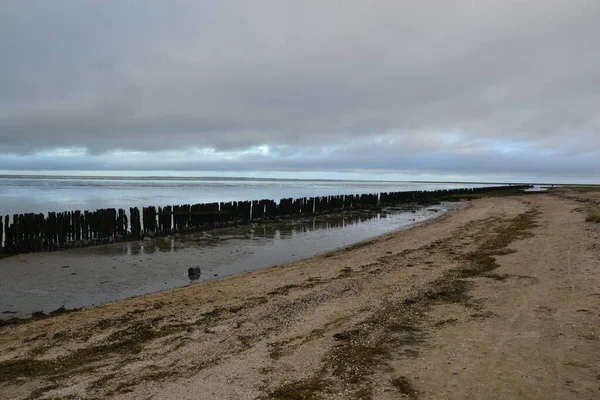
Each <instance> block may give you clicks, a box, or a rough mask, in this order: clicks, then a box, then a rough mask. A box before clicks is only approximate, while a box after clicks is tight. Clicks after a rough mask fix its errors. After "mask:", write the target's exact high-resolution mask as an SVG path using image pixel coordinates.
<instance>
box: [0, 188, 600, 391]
mask: <svg viewBox="0 0 600 400" xmlns="http://www.w3.org/2000/svg"><path fill="white" fill-rule="evenodd" d="M590 201H595V202H598V201H600V193H591V194H575V195H571V194H570V195H569V196H562V195H560V194H556V195H554V194H552V195H549V194H535V195H528V196H519V197H501V198H483V199H479V200H475V201H472V202H470V203H469V205H468V207H466V208H464V209H461V210H458V211H454V212H450V213H447V214H445V215H443V216H440V217H439V218H436V219H435V220H434V221H428V222H426V223H424V224H420V225H419V226H416V227H412V228H410V229H408V230H402V231H395V232H390V233H386V234H384V235H381V236H378V237H376V238H372V239H369V240H367V241H363V242H360V243H357V244H354V245H350V246H347V247H344V248H342V249H338V250H336V251H333V252H328V253H325V254H320V255H317V256H314V257H311V258H308V259H303V260H299V261H295V262H293V263H290V264H287V265H285V266H281V265H280V266H272V267H269V268H267V269H261V270H256V271H251V272H247V273H243V274H240V275H234V276H227V277H223V278H219V279H217V280H212V281H207V282H203V283H201V284H198V285H192V286H188V287H184V288H179V289H172V290H169V291H165V292H159V293H153V294H150V295H144V296H140V297H136V298H131V299H126V300H119V301H116V302H113V303H108V304H103V305H100V306H95V307H91V308H86V309H84V310H81V311H79V312H76V313H70V314H66V315H61V316H57V317H53V318H48V319H43V320H39V321H36V320H33V321H30V322H28V323H25V324H20V325H17V326H13V327H4V328H0V331H1V332H2V335H0V354H1V355H0V376H2V378H0V394H2V395H3V396H6V397H7V398H15V399H25V398H26V397H27V398H29V399H32V398H39V399H50V398H57V397H66V396H74V397H75V398H81V397H83V398H119V399H143V398H148V397H150V396H155V397H156V398H161V399H198V398H202V399H204V398H206V399H211V398H224V399H256V398H263V399H268V398H270V399H301V398H337V397H339V396H340V395H342V397H344V398H350V399H352V398H356V399H359V398H373V399H394V398H398V397H399V396H400V397H408V398H418V397H420V398H453V399H462V398H490V397H494V396H495V397H499V398H516V397H518V398H524V399H544V398H548V397H547V394H548V392H547V391H546V390H541V389H543V388H548V387H552V388H553V393H555V395H556V397H557V398H561V399H571V398H572V399H576V398H577V399H579V398H590V399H592V398H594V396H596V395H597V393H598V389H599V386H598V381H597V376H600V340H598V337H599V335H600V328H598V327H599V326H600V293H597V288H598V287H599V285H600V258H599V257H598V254H597V249H599V248H600V239H599V238H600V234H599V232H598V229H596V227H595V226H592V225H586V223H585V222H584V219H585V215H584V214H585V207H583V206H582V204H589V202H590ZM596 204H598V203H596ZM565 275H566V276H568V278H569V279H567V280H565V279H564V277H565ZM582 310H583V311H582ZM559 333H560V334H559ZM517 360H521V361H517ZM481 383H484V384H483V385H482V384H481ZM294 396H295V397H294ZM311 396H312V397H311Z"/></svg>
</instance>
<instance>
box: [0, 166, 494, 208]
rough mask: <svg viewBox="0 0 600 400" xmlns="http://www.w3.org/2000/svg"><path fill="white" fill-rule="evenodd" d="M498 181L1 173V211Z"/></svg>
mask: <svg viewBox="0 0 600 400" xmlns="http://www.w3.org/2000/svg"><path fill="white" fill-rule="evenodd" d="M481 186H494V185H493V184H485V183H478V184H473V183H434V182H396V181H350V180H292V179H260V178H222V177H151V176H148V177H123V176H120V177H115V176H44V175H0V215H12V214H20V213H47V212H60V211H74V210H81V211H83V210H89V211H93V210H96V209H100V208H117V209H118V208H123V209H126V210H128V209H129V207H147V206H157V207H158V206H167V205H179V204H197V203H212V202H229V201H244V200H261V199H271V200H275V201H279V199H282V198H289V197H292V198H298V197H313V196H328V195H340V194H362V193H381V192H395V191H411V190H438V189H453V188H470V187H481Z"/></svg>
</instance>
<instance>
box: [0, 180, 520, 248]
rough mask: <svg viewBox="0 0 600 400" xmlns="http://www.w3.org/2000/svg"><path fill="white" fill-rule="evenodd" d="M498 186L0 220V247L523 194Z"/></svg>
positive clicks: (58, 244)
mask: <svg viewBox="0 0 600 400" xmlns="http://www.w3.org/2000/svg"><path fill="white" fill-rule="evenodd" d="M526 188H529V186H510V187H507V186H498V187H483V188H469V189H447V190H435V191H407V192H384V193H379V194H350V195H338V196H320V197H309V198H307V197H303V198H295V199H294V198H284V199H281V200H280V201H279V202H278V203H277V202H275V201H274V200H253V201H235V202H227V203H223V202H219V203H217V202H215V203H208V204H193V205H190V204H185V205H176V206H165V207H155V206H150V207H142V208H141V209H140V208H137V207H132V208H130V209H129V212H127V211H126V210H124V209H118V210H117V209H114V208H106V209H99V210H95V211H80V210H76V211H64V212H49V213H47V214H42V213H25V214H14V215H13V216H12V217H10V216H9V215H6V216H5V217H2V216H0V244H3V246H2V251H3V252H4V254H20V253H30V252H43V251H56V250H64V249H70V248H77V247H88V246H96V245H102V244H108V243H115V242H122V241H130V240H139V239H141V238H143V237H144V236H150V237H155V236H164V235H168V234H171V233H173V232H190V231H196V230H203V229H212V228H217V227H224V226H234V225H240V224H247V223H250V222H251V221H255V222H256V221H261V220H276V219H292V218H299V217H304V216H311V215H318V214H324V213H331V212H339V211H349V210H368V209H374V208H377V207H386V206H399V205H403V204H410V203H431V202H435V201H437V200H442V199H444V198H448V197H450V196H460V195H470V194H479V193H488V192H494V191H502V190H507V189H526Z"/></svg>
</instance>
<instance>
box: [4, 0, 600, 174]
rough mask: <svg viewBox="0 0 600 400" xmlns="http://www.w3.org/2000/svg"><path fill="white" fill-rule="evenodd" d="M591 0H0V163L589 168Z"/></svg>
mask: <svg viewBox="0 0 600 400" xmlns="http://www.w3.org/2000/svg"><path fill="white" fill-rule="evenodd" d="M598 21H600V1H598V0H572V1H564V0H505V1H497V0H453V1H446V0H371V1H364V0H339V1H333V0H320V1H317V0H303V1H292V0H252V1H244V0H231V1H216V0H213V1H203V0H190V1H178V0H171V1H158V0H143V1H142V0H138V1H132V0H130V1H128V0H115V1H113V0H102V1H100V0H87V1H82V0H72V1H66V0H53V1H46V0H39V1H32V0H0V171H4V172H7V173H16V172H22V171H30V172H32V173H37V172H38V171H40V172H53V171H67V172H73V173H81V171H92V172H94V173H106V172H107V171H117V172H122V171H131V172H132V173H135V174H145V173H150V171H160V172H162V173H167V174H174V175H178V174H189V173H192V174H198V175H202V174H208V175H223V176H225V175H232V176H257V177H260V176H269V177H294V178H301V177H308V178H320V177H323V178H332V177H350V178H358V177H360V178H364V179H382V178H384V179H395V178H398V179H406V178H407V177H408V178H412V179H423V180H431V179H436V180H498V181H525V180H531V181H544V182H547V181H553V182H581V183H600V161H599V160H600V51H598V41H599V40H600V23H598Z"/></svg>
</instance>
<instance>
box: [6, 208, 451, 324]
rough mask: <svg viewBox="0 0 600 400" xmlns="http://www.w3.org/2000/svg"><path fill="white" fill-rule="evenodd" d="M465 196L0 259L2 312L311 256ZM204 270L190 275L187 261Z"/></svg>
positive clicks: (120, 294)
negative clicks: (414, 207)
mask: <svg viewBox="0 0 600 400" xmlns="http://www.w3.org/2000/svg"><path fill="white" fill-rule="evenodd" d="M460 206H461V204H460V203H445V204H442V205H438V206H432V207H427V208H420V209H417V210H413V211H414V212H398V211H382V212H377V213H375V212H370V213H368V212H356V213H352V214H343V215H330V216H319V217H315V218H309V219H302V220H296V221H289V222H285V223H271V224H253V225H250V226H244V227H240V228H230V229H219V230H214V231H211V232H199V233H197V234H193V235H186V236H173V237H165V238H159V239H154V240H145V241H137V242H127V243H119V244H114V245H108V246H102V247H93V248H86V249H74V250H69V251H62V252H56V253H37V254H25V255H20V256H15V257H9V258H6V259H3V260H0V313H2V314H0V318H9V317H13V316H17V317H20V316H26V315H29V314H31V313H32V312H34V311H44V312H49V311H52V310H55V309H57V308H59V307H61V306H65V307H66V308H76V307H82V306H89V305H93V304H100V303H105V302H109V301H114V300H118V299H123V298H127V297H132V296H137V295H141V294H146V293H152V292H156V291H160V290H164V289H170V288H175V287H182V286H186V285H190V284H193V283H197V282H201V281H205V280H210V279H215V278H216V277H219V276H225V275H232V274H237V273H241V272H244V271H250V270H255V269H260V268H265V267H268V266H271V265H277V264H282V263H287V262H290V261H294V260H298V259H301V258H306V257H310V256H313V255H316V254H319V253H323V252H326V251H330V250H333V249H336V248H339V247H342V246H346V245H349V244H352V243H356V242H359V241H362V240H366V239H369V238H372V237H375V236H378V235H381V234H384V233H387V232H391V231H394V230H398V229H404V228H408V227H410V226H412V225H415V224H418V223H421V222H423V221H426V220H428V219H431V218H434V217H436V216H439V215H441V214H443V213H445V212H447V211H448V210H449V209H454V208H457V207H460ZM193 267H200V268H201V271H202V274H201V276H200V278H199V279H197V280H190V278H189V276H188V268H193Z"/></svg>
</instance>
